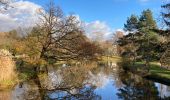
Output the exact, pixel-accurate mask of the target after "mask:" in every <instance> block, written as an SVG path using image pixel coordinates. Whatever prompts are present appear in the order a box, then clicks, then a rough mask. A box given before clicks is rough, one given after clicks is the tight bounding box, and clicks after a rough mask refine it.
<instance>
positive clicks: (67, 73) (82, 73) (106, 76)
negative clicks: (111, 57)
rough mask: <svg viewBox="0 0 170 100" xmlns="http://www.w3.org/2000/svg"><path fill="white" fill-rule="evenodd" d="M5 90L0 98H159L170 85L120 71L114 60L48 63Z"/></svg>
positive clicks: (167, 92)
mask: <svg viewBox="0 0 170 100" xmlns="http://www.w3.org/2000/svg"><path fill="white" fill-rule="evenodd" d="M39 82H40V84H41V88H40V86H39V85H37V80H29V81H27V82H23V83H21V84H18V85H16V86H15V88H14V89H12V90H9V91H0V100H63V99H64V100H160V99H169V97H170V86H168V85H165V84H161V83H157V82H154V81H152V80H147V79H144V78H142V77H140V76H138V75H134V74H132V73H128V72H124V71H122V70H121V68H120V67H119V66H118V65H117V64H116V63H114V62H108V63H104V64H103V63H95V62H93V63H79V64H75V65H68V64H63V65H59V66H57V67H49V68H48V73H41V74H40V75H39Z"/></svg>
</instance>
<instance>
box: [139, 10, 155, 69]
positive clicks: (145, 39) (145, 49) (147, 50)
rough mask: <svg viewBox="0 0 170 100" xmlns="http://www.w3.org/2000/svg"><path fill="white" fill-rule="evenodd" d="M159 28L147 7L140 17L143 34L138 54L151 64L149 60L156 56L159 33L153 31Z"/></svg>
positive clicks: (147, 64)
mask: <svg viewBox="0 0 170 100" xmlns="http://www.w3.org/2000/svg"><path fill="white" fill-rule="evenodd" d="M153 29H157V25H156V21H155V20H154V18H153V15H152V11H151V10H149V9H147V10H144V11H143V12H142V15H141V16H140V18H139V31H140V32H141V33H142V34H143V35H142V36H141V37H140V41H139V44H140V46H139V49H138V55H141V59H142V60H144V61H145V62H146V63H145V64H146V67H148V66H149V62H150V61H151V60H152V58H153V56H155V51H154V50H155V45H156V43H157V41H158V38H157V37H158V34H157V33H155V32H154V31H153Z"/></svg>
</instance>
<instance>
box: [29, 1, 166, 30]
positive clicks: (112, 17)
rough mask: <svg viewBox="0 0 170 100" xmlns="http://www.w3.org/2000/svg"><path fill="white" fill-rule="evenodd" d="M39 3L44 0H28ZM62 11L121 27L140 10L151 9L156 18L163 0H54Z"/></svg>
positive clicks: (87, 19)
mask: <svg viewBox="0 0 170 100" xmlns="http://www.w3.org/2000/svg"><path fill="white" fill-rule="evenodd" d="M29 1H31V2H34V3H36V4H39V5H44V4H46V1H47V0H46V1H45V0H29ZM55 2H56V4H57V5H59V6H61V7H62V9H63V11H64V12H65V13H66V14H68V13H74V14H77V15H79V16H80V18H81V20H83V21H85V22H92V21H95V20H99V21H102V22H105V23H106V24H108V25H109V26H110V27H111V28H113V29H118V28H123V25H124V23H125V21H126V19H127V17H128V16H130V15H131V14H137V15H140V13H141V12H142V10H144V9H147V8H149V9H151V10H152V11H153V13H154V17H155V18H156V19H157V18H158V17H159V15H160V9H161V5H162V4H163V0H55Z"/></svg>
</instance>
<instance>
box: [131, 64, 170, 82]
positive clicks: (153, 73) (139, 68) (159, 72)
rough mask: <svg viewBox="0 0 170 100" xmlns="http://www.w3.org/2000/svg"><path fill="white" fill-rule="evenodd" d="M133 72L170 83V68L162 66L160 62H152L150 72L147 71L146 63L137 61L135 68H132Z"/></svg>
mask: <svg viewBox="0 0 170 100" xmlns="http://www.w3.org/2000/svg"><path fill="white" fill-rule="evenodd" d="M130 71H131V72H132V73H135V74H138V75H140V76H142V77H144V78H147V79H151V80H154V81H156V82H160V83H164V84H167V85H169V84H170V70H167V69H165V68H162V67H161V66H160V64H159V63H156V62H152V63H150V67H149V72H148V73H145V71H146V70H145V71H144V63H143V62H136V63H135V65H134V68H132V70H130Z"/></svg>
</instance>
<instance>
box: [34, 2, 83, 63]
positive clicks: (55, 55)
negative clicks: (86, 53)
mask: <svg viewBox="0 0 170 100" xmlns="http://www.w3.org/2000/svg"><path fill="white" fill-rule="evenodd" d="M40 15H41V17H40V23H39V24H38V28H37V29H36V32H35V33H36V34H37V36H38V42H39V43H40V45H41V49H40V50H39V51H40V58H43V59H47V60H49V59H50V60H51V59H53V60H56V61H61V60H70V59H77V58H78V57H79V56H80V52H79V50H80V48H79V47H80V46H81V44H82V43H81V42H84V41H85V36H84V35H83V31H82V29H81V28H80V22H79V21H78V20H77V18H76V17H75V16H73V15H70V16H64V14H63V12H62V10H61V9H60V8H59V7H56V6H55V5H54V3H53V2H50V4H49V5H48V6H47V9H45V11H44V10H43V11H40Z"/></svg>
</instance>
